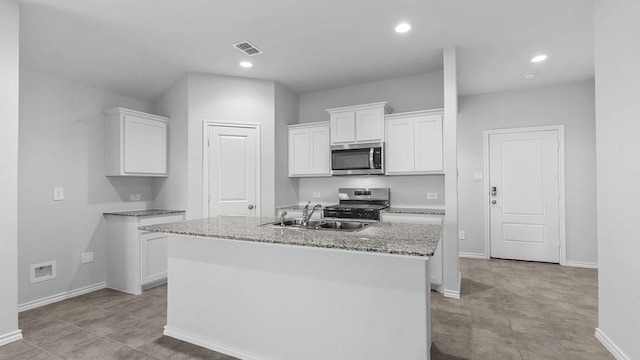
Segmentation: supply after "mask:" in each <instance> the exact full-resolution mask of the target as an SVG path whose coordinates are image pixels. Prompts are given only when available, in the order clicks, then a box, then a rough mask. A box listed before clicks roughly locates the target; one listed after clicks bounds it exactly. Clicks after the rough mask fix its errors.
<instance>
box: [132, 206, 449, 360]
mask: <svg viewBox="0 0 640 360" xmlns="http://www.w3.org/2000/svg"><path fill="white" fill-rule="evenodd" d="M277 220H278V219H273V218H257V219H256V218H242V217H217V218H210V219H202V220H192V221H185V222H179V223H173V224H161V225H153V226H144V227H141V229H142V230H145V231H153V232H163V233H167V234H169V244H168V254H169V255H168V263H169V285H168V310H167V325H166V327H165V335H168V336H171V337H175V338H178V339H181V340H184V341H188V342H191V343H194V344H197V345H200V346H204V347H206V348H209V349H212V350H216V351H219V352H222V353H226V354H229V355H232V356H236V357H239V358H241V359H256V360H257V359H265V360H266V359H273V360H275V359H281V360H287V359H309V360H314V359H318V360H319V359H323V360H324V359H421V360H424V359H429V349H430V345H431V331H430V330H431V329H430V328H431V323H430V303H429V296H430V283H429V256H431V255H433V253H434V251H435V249H436V247H437V245H438V241H439V239H440V237H441V231H442V230H441V227H440V226H439V225H415V224H387V223H376V224H375V225H372V226H370V227H368V228H366V229H364V230H361V231H357V232H340V231H333V230H301V229H293V228H280V227H277V226H272V225H266V226H260V225H261V224H265V223H269V222H273V221H277Z"/></svg>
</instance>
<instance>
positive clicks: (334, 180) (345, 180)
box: [298, 175, 444, 208]
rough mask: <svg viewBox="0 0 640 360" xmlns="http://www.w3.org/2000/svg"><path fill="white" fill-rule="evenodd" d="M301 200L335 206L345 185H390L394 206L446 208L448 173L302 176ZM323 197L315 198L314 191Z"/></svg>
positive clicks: (299, 192) (299, 191) (299, 194)
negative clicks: (432, 197)
mask: <svg viewBox="0 0 640 360" xmlns="http://www.w3.org/2000/svg"><path fill="white" fill-rule="evenodd" d="M299 182H300V183H299V188H298V196H299V202H304V203H306V202H307V201H311V202H312V203H321V204H325V205H332V204H337V203H338V188H341V187H388V188H390V189H391V205H392V206H395V207H428V208H444V175H428V176H417V175H411V176H331V177H322V178H301V179H300V180H299ZM314 192H319V193H320V197H319V198H314V197H313V193H314ZM428 192H430V193H437V194H438V199H437V200H427V193H428Z"/></svg>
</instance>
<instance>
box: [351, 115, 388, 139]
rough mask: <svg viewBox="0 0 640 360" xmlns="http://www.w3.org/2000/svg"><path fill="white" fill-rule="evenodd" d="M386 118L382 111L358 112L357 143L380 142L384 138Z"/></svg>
mask: <svg viewBox="0 0 640 360" xmlns="http://www.w3.org/2000/svg"><path fill="white" fill-rule="evenodd" d="M383 126H384V117H383V113H382V110H381V109H368V110H358V111H357V112H356V141H358V142H380V141H382V139H383V137H384V134H383V132H384V130H383Z"/></svg>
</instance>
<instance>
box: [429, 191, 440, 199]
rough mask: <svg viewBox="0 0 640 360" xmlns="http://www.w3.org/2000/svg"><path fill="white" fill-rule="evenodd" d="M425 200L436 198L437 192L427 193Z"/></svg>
mask: <svg viewBox="0 0 640 360" xmlns="http://www.w3.org/2000/svg"><path fill="white" fill-rule="evenodd" d="M427 200H438V193H431V192H428V193H427Z"/></svg>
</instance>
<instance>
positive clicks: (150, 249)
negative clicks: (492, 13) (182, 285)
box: [140, 233, 167, 285]
mask: <svg viewBox="0 0 640 360" xmlns="http://www.w3.org/2000/svg"><path fill="white" fill-rule="evenodd" d="M140 260H141V262H140V284H141V285H145V284H148V283H151V282H154V281H158V280H162V279H165V278H166V277H167V235H166V234H160V233H142V234H141V235H140Z"/></svg>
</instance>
